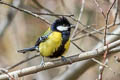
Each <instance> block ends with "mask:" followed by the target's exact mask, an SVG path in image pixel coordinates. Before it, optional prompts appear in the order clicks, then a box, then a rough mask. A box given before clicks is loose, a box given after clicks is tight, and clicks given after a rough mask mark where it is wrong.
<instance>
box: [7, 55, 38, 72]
mask: <svg viewBox="0 0 120 80" xmlns="http://www.w3.org/2000/svg"><path fill="white" fill-rule="evenodd" d="M39 56H40V54H38V55H35V56H32V57H30V58H27V59H24V60H22V61H20V62H18V63H16V64H14V65H12V66H10V67H7V68H6V69H7V70H10V69H13V68H15V67H17V66H19V65H21V64H23V63H25V62H28V61H30V60H32V59H34V58H36V57H39Z"/></svg>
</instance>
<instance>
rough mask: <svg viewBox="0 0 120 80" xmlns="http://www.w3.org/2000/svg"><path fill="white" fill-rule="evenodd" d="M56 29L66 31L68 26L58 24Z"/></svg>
mask: <svg viewBox="0 0 120 80" xmlns="http://www.w3.org/2000/svg"><path fill="white" fill-rule="evenodd" d="M57 30H59V31H67V30H68V27H64V26H58V27H57Z"/></svg>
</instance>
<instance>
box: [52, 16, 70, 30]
mask: <svg viewBox="0 0 120 80" xmlns="http://www.w3.org/2000/svg"><path fill="white" fill-rule="evenodd" d="M51 29H52V30H53V31H59V32H65V31H70V30H71V24H70V22H69V21H68V20H67V18H65V17H62V18H59V19H57V20H55V22H54V23H53V24H52V26H51Z"/></svg>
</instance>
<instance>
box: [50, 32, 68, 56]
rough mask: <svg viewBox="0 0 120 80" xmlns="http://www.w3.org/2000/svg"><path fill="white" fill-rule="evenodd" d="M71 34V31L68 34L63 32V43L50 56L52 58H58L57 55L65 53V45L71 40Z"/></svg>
mask: <svg viewBox="0 0 120 80" xmlns="http://www.w3.org/2000/svg"><path fill="white" fill-rule="evenodd" d="M69 36H70V33H69V34H68V33H67V35H66V34H62V38H63V41H62V44H61V46H60V47H59V48H58V49H57V51H55V52H54V53H53V55H51V56H49V57H50V58H57V57H59V56H62V55H63V53H64V52H65V48H64V46H65V44H66V43H67V41H68V40H69Z"/></svg>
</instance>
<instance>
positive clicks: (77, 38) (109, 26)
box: [72, 23, 120, 41]
mask: <svg viewBox="0 0 120 80" xmlns="http://www.w3.org/2000/svg"><path fill="white" fill-rule="evenodd" d="M114 25H120V23H115V24H114V23H112V24H110V25H108V28H111V27H112V26H114ZM104 29H105V27H102V28H100V29H97V30H96V31H92V32H89V33H87V34H83V35H80V36H78V37H76V38H73V39H72V41H76V40H79V39H81V38H83V37H86V36H88V35H90V34H96V33H98V31H102V30H104Z"/></svg>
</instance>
